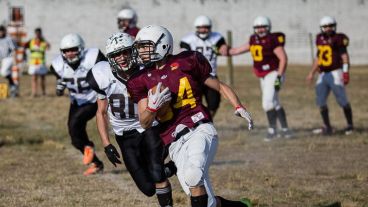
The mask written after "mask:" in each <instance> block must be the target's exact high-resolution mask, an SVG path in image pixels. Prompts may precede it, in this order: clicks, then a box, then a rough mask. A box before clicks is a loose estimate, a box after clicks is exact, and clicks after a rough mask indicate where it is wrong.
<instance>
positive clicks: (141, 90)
mask: <svg viewBox="0 0 368 207" xmlns="http://www.w3.org/2000/svg"><path fill="white" fill-rule="evenodd" d="M127 87H128V91H129V94H130V96H131V97H132V100H133V101H134V103H138V102H139V101H140V100H141V99H144V98H147V94H148V90H147V88H146V87H145V86H144V82H143V81H142V80H141V78H140V77H139V76H136V77H134V78H131V79H129V80H128V82H127Z"/></svg>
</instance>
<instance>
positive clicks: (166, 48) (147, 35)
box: [134, 25, 173, 65]
mask: <svg viewBox="0 0 368 207" xmlns="http://www.w3.org/2000/svg"><path fill="white" fill-rule="evenodd" d="M134 48H135V50H136V52H137V53H138V60H139V61H140V62H142V63H143V64H145V65H147V64H151V63H153V62H157V61H160V60H162V59H164V58H165V57H166V56H168V55H171V54H172V53H173V37H172V35H171V33H170V32H169V30H167V29H166V28H165V27H162V26H158V25H148V26H146V27H144V28H142V29H141V30H140V31H139V32H138V34H137V36H136V37H135V41H134Z"/></svg>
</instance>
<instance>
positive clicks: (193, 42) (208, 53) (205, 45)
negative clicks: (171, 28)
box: [181, 32, 223, 76]
mask: <svg viewBox="0 0 368 207" xmlns="http://www.w3.org/2000/svg"><path fill="white" fill-rule="evenodd" d="M221 39H223V37H222V35H221V34H220V33H218V32H211V33H210V34H209V37H208V38H207V39H205V40H203V39H201V38H199V37H198V36H197V35H196V34H195V33H190V34H188V35H186V36H185V37H183V39H182V40H181V41H182V42H184V43H186V44H188V45H189V46H190V49H191V50H192V51H198V52H200V53H202V54H203V55H204V56H205V57H206V58H207V60H208V62H209V63H210V64H211V67H212V72H211V75H213V76H215V75H216V74H217V54H216V51H215V48H216V45H217V43H218V42H219V41H220V40H221Z"/></svg>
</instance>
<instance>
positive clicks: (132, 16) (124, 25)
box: [117, 9, 138, 31]
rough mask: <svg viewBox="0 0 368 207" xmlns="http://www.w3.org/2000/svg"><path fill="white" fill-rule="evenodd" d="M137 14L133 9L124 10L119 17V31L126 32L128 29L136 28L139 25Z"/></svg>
mask: <svg viewBox="0 0 368 207" xmlns="http://www.w3.org/2000/svg"><path fill="white" fill-rule="evenodd" d="M137 19H138V18H137V14H136V12H135V11H134V10H133V9H123V10H121V11H120V12H119V14H118V16H117V20H118V22H117V23H118V27H119V29H121V30H123V31H125V30H127V29H128V28H131V27H135V26H136V24H137Z"/></svg>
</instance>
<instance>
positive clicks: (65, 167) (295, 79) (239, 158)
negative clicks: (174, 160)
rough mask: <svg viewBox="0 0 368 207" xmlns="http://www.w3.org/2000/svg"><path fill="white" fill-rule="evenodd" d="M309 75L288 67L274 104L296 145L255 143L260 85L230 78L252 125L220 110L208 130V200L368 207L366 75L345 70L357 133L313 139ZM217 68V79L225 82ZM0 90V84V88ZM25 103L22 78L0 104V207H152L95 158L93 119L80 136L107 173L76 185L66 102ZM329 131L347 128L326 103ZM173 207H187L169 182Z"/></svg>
mask: <svg viewBox="0 0 368 207" xmlns="http://www.w3.org/2000/svg"><path fill="white" fill-rule="evenodd" d="M308 71H309V68H308V67H303V66H289V68H288V72H287V81H286V83H285V85H284V86H283V89H282V91H281V101H282V103H283V105H284V108H285V110H286V113H287V115H288V119H289V125H290V127H291V128H292V129H293V131H294V132H295V139H292V140H285V139H277V140H275V141H273V142H270V143H266V142H263V137H264V135H265V127H266V123H267V122H266V116H265V113H264V112H263V111H262V107H261V100H260V89H259V83H258V80H257V79H256V78H255V77H254V75H252V73H251V70H250V67H237V68H235V89H236V91H237V92H238V93H239V95H240V97H241V99H242V101H244V102H245V103H246V105H247V106H248V109H249V110H250V111H251V112H252V113H253V117H254V119H255V124H256V127H255V130H254V131H252V132H248V131H247V130H246V123H245V122H244V121H243V120H242V119H239V118H237V117H235V116H234V115H233V109H232V108H231V107H230V105H229V104H228V103H226V101H223V102H222V104H221V109H220V110H219V112H218V114H217V116H216V117H215V125H216V127H217V129H218V133H219V136H220V145H219V149H218V153H217V156H216V160H215V162H214V164H213V165H212V167H211V170H210V175H211V180H212V182H213V186H214V189H215V192H216V194H218V195H221V196H224V197H227V198H231V199H238V198H240V197H248V198H250V199H252V201H253V203H254V204H255V206H324V205H327V204H332V203H334V202H341V204H342V205H343V206H345V207H348V206H349V207H358V206H359V207H360V206H368V161H367V160H368V101H367V97H368V90H367V88H368V81H367V80H368V79H367V77H368V70H367V68H366V67H353V68H352V73H351V83H350V85H349V86H348V87H347V90H348V96H349V98H350V101H351V105H352V108H353V113H354V122H355V126H356V131H355V133H354V134H353V135H351V136H345V135H342V134H341V133H336V134H335V135H333V136H331V137H322V136H313V135H312V134H311V130H312V129H313V128H315V127H319V126H321V118H320V116H319V111H318V108H317V107H316V106H315V103H314V98H315V95H314V88H313V87H309V86H307V85H306V84H305V81H304V80H305V77H306V75H307V73H308ZM224 74H226V71H225V68H221V69H220V78H222V79H226V78H225V76H224ZM1 81H4V79H2V80H1ZM47 84H48V91H47V93H48V95H47V96H45V97H38V98H31V97H30V77H29V76H23V77H22V78H21V96H20V97H19V98H16V99H8V100H2V101H0V114H1V115H0V206H17V207H21V206H127V207H130V206H142V207H147V206H158V205H157V201H156V198H146V197H145V196H144V195H143V194H142V193H140V192H139V191H138V190H137V188H136V187H135V185H134V183H133V181H132V180H131V179H130V176H129V174H128V173H127V171H126V170H125V167H124V166H121V165H120V166H119V168H114V167H113V166H112V165H111V164H110V163H109V162H108V160H107V158H106V157H105V155H104V153H103V148H102V146H101V142H100V140H99V136H98V133H97V130H96V126H95V120H94V119H93V120H92V121H91V122H90V123H89V125H88V132H89V135H90V137H91V139H92V140H94V142H95V144H96V145H97V154H98V155H99V156H100V157H101V158H102V159H103V161H104V163H105V172H104V174H99V175H93V176H90V177H84V176H83V175H82V172H83V171H84V169H85V166H83V165H82V156H81V155H80V154H79V152H78V151H77V150H75V149H74V148H73V147H72V145H71V144H70V138H69V136H68V133H67V129H66V119H67V112H68V107H69V99H68V97H67V96H65V97H55V96H54V84H55V79H54V77H51V76H49V77H48V79H47ZM329 106H330V116H331V122H332V124H333V126H334V127H335V128H336V129H337V132H339V130H341V129H343V128H344V127H345V119H344V116H343V112H342V110H341V109H340V108H339V107H338V106H337V104H336V101H335V99H334V97H333V96H330V98H329ZM171 182H172V184H173V188H174V203H175V206H188V205H189V203H188V198H187V197H186V195H185V194H184V193H183V191H182V190H181V189H180V185H179V184H178V182H177V179H176V177H173V178H171Z"/></svg>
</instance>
